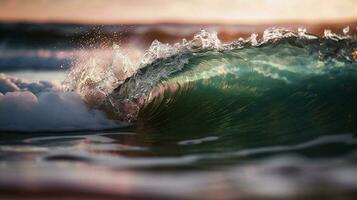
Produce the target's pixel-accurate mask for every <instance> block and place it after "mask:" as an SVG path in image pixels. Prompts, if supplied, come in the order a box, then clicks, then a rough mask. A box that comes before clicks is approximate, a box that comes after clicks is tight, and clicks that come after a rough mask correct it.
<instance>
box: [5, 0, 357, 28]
mask: <svg viewBox="0 0 357 200" xmlns="http://www.w3.org/2000/svg"><path fill="white" fill-rule="evenodd" d="M0 21H27V22H69V23H73V22H75V23H101V24H110V23H157V22H189V23H247V24H259V23H272V22H292V21H295V22H305V23H316V22H342V21H357V0H58V1H53V0H31V1H29V0H0Z"/></svg>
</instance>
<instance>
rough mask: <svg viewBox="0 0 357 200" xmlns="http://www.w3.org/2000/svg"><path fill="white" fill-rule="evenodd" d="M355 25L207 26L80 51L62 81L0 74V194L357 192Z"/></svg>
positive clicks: (266, 195) (159, 195) (296, 195)
mask: <svg viewBox="0 0 357 200" xmlns="http://www.w3.org/2000/svg"><path fill="white" fill-rule="evenodd" d="M354 30H355V29H354V28H345V29H344V30H342V31H341V34H335V33H333V32H331V31H329V30H325V34H324V36H317V35H313V34H309V33H307V32H306V30H305V29H299V30H298V31H297V32H293V31H290V30H287V29H283V28H271V29H267V30H265V31H264V33H263V35H262V36H261V37H260V36H258V35H257V34H251V35H250V36H249V37H247V38H240V39H236V40H234V41H231V42H225V41H222V40H220V39H219V37H218V36H217V34H216V33H214V32H209V31H205V30H201V31H200V32H198V33H197V34H195V36H194V37H193V39H192V40H186V39H184V40H182V41H180V42H178V43H176V44H166V43H161V42H159V41H157V40H155V41H153V42H152V44H151V46H150V47H148V48H147V50H145V51H142V50H140V49H138V48H132V51H129V50H128V48H127V46H123V45H122V46H121V45H120V44H113V45H110V47H109V48H108V47H105V48H103V49H100V48H95V49H93V48H92V49H87V50H85V49H84V50H83V49H77V50H75V52H81V53H79V54H78V56H76V59H75V60H72V61H71V62H70V63H71V66H72V67H71V69H70V70H69V71H68V74H67V76H66V79H65V80H64V82H63V83H58V82H55V81H53V80H48V81H41V82H36V83H31V82H29V81H25V80H22V79H20V78H16V77H13V76H9V75H6V74H1V76H0V92H1V93H0V119H1V120H0V129H1V136H0V138H1V140H0V159H1V160H0V163H1V165H0V168H1V170H0V177H1V179H0V191H1V193H3V194H8V195H11V194H14V193H15V191H21V192H22V193H24V194H31V195H33V196H34V197H41V196H42V195H43V194H45V193H46V192H49V191H52V192H53V191H55V192H59V191H62V190H63V191H67V192H68V193H69V194H70V196H71V195H74V196H80V197H99V198H100V197H105V196H110V197H132V198H139V199H140V198H146V197H148V196H150V197H154V198H162V199H187V198H188V199H202V198H204V199H236V198H238V197H242V198H262V199H264V198H268V199H269V198H282V199H289V198H311V197H330V196H332V197H331V198H333V195H342V196H345V197H354V196H355V195H356V191H357V188H356V186H357V182H356V180H357V170H356V168H355V166H356V156H357V154H356V153H357V152H356V145H357V106H356V102H357V68H356V67H357V64H356V50H357V49H356V46H357V41H356V36H355V32H354ZM129 49H130V48H129ZM36 51H37V50H36ZM70 51H73V49H72V50H70ZM51 52H52V51H51ZM73 52H74V51H73ZM41 55H42V54H41ZM51 55H52V54H51ZM55 57H56V56H55ZM71 58H72V57H71ZM45 63H46V62H45ZM24 131H25V132H24ZM5 180H11V181H5ZM25 185H31V186H29V187H24V186H25ZM73 185H74V186H75V187H71V186H73ZM79 194H80V195H79Z"/></svg>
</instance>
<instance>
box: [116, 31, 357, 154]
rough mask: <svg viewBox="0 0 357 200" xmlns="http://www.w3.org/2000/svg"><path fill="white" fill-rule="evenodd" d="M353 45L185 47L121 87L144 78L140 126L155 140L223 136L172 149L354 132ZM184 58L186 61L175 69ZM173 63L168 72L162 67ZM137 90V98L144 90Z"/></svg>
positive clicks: (287, 42) (293, 42)
mask: <svg viewBox="0 0 357 200" xmlns="http://www.w3.org/2000/svg"><path fill="white" fill-rule="evenodd" d="M355 46H356V43H355V41H353V40H342V41H334V40H312V41H311V40H301V41H300V40H299V39H297V38H288V39H282V40H279V41H274V42H268V43H265V44H263V45H260V46H249V47H244V48H233V49H225V50H220V51H218V50H207V51H198V52H191V53H186V54H180V55H176V56H173V57H170V58H168V59H164V60H158V61H156V62H154V63H152V64H151V65H149V66H146V67H145V68H143V69H142V70H141V71H140V72H139V73H137V75H136V76H135V77H133V78H131V79H129V80H127V81H126V83H124V86H123V87H122V88H121V90H120V89H119V90H120V91H121V92H122V91H126V92H128V91H129V89H128V88H130V87H128V88H126V87H125V86H128V85H131V86H133V85H136V86H137V85H140V84H142V83H145V84H143V85H145V87H141V90H140V91H146V92H143V94H145V96H146V101H145V102H146V103H144V105H142V106H141V107H140V111H139V114H138V117H137V120H136V128H137V129H138V130H139V132H142V133H144V134H143V135H144V136H143V137H144V138H145V139H143V140H145V141H146V142H148V141H150V142H149V143H156V144H155V145H152V146H159V147H160V144H161V145H162V146H167V145H169V144H172V143H177V142H178V141H182V140H189V139H193V138H203V137H208V136H215V137H218V140H216V141H214V142H207V143H206V144H203V145H201V146H197V147H196V148H179V147H178V148H177V149H176V150H174V151H172V152H170V151H168V153H167V154H172V153H174V154H182V153H183V154H185V153H193V152H227V151H232V150H239V149H243V148H255V147H265V146H272V145H273V146H274V145H280V144H284V145H289V144H297V143H300V142H304V141H308V140H311V139H314V138H317V137H320V136H324V135H336V134H353V135H356V132H357V106H356V102H357V63H355V62H353V61H351V60H352V58H351V57H348V56H349V55H351V53H352V51H353V48H354V47H355ZM183 60H184V64H183V66H182V67H179V69H178V70H172V69H175V67H177V66H176V65H175V63H178V61H183ZM167 70H169V71H170V73H169V74H168V73H163V72H167ZM160 74H165V76H159V75H160ZM158 76H159V78H158ZM145 80H151V82H150V84H152V85H150V84H148V83H146V82H145ZM152 80H155V81H152ZM156 80H157V81H156ZM125 88H126V90H125ZM148 88H149V89H148ZM117 91H118V90H117ZM147 91H149V92H147ZM121 94H122V93H121ZM135 98H136V102H139V101H140V100H138V99H140V98H142V96H140V95H139V96H135ZM135 98H134V99H135ZM158 143H160V144H158ZM319 148H322V149H320V150H319V151H312V152H309V151H305V152H304V153H306V154H308V155H315V154H318V155H328V156H330V155H332V154H338V153H340V152H346V151H348V150H350V149H352V148H353V147H352V146H348V145H347V146H345V147H343V148H341V146H336V148H335V146H334V145H327V148H326V149H324V148H323V147H319ZM332 148H335V149H334V150H332Z"/></svg>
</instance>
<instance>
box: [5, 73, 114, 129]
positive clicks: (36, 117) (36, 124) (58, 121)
mask: <svg viewBox="0 0 357 200" xmlns="http://www.w3.org/2000/svg"><path fill="white" fill-rule="evenodd" d="M118 126H120V124H118V123H117V122H116V121H113V120H109V119H107V117H106V116H105V114H104V113H103V112H101V111H99V110H95V109H90V108H88V106H87V105H86V104H85V103H84V101H83V100H82V99H81V97H80V96H79V95H78V94H77V93H75V92H60V91H59V90H58V87H57V86H56V85H55V84H52V83H50V82H38V83H29V82H26V81H24V80H22V79H19V78H15V77H10V76H7V75H5V74H0V131H4V130H7V131H72V130H84V129H85V130H87V129H90V130H98V129H106V128H115V127H118Z"/></svg>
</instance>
